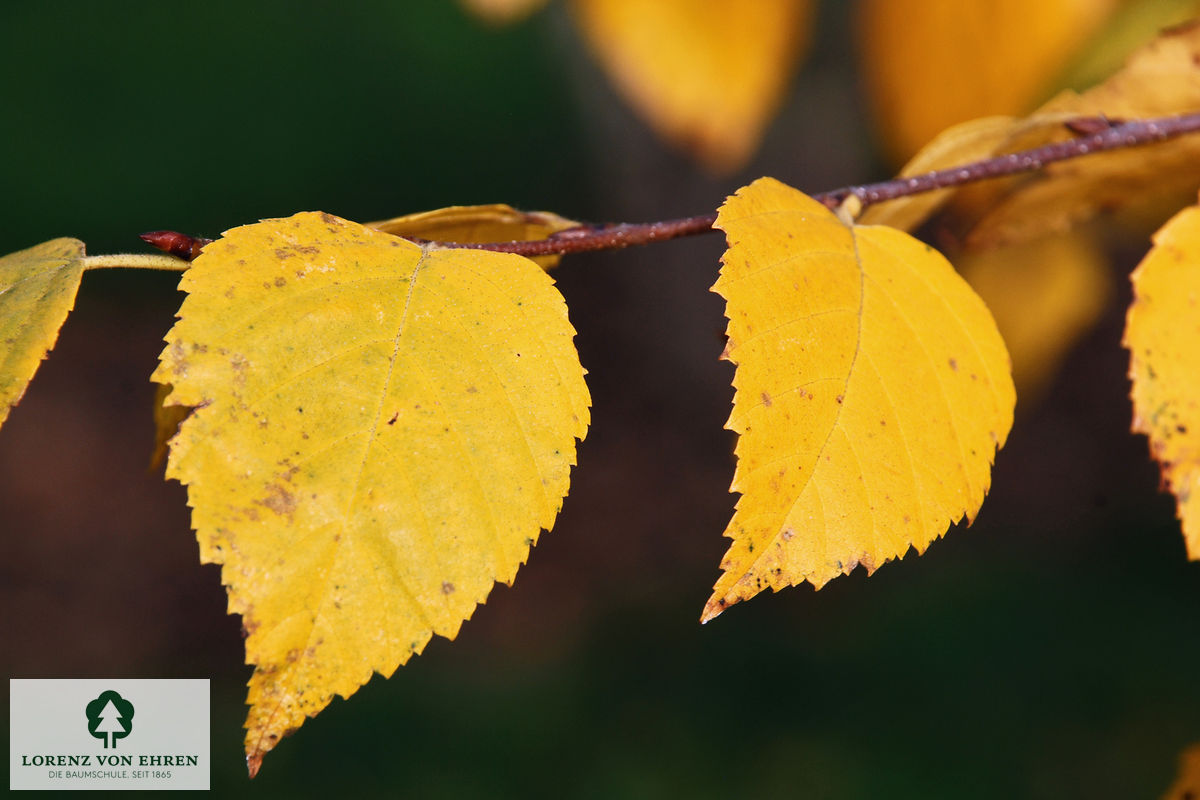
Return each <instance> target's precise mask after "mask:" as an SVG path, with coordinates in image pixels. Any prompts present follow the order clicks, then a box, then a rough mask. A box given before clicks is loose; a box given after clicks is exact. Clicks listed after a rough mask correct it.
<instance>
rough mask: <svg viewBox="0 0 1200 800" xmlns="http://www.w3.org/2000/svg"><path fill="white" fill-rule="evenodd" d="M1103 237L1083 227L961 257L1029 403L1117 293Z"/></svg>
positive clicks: (959, 261) (958, 263)
mask: <svg viewBox="0 0 1200 800" xmlns="http://www.w3.org/2000/svg"><path fill="white" fill-rule="evenodd" d="M1096 239H1097V237H1096V236H1095V232H1094V231H1090V230H1075V231H1070V232H1068V233H1064V234H1059V235H1056V236H1047V237H1044V238H1041V239H1034V240H1032V241H1029V242H1021V243H1019V244H1014V245H1009V246H1007V247H997V248H992V249H988V250H982V251H978V252H970V253H964V254H962V255H960V256H958V257H957V258H955V259H954V266H955V267H956V268H957V269H958V272H959V274H961V275H962V276H963V278H965V279H966V281H967V283H969V284H971V288H972V289H974V290H975V291H976V292H977V293H978V294H979V296H980V297H981V298H982V299H983V301H984V302H985V303H986V304H987V307H988V309H989V310H990V311H991V312H992V316H993V317H995V319H996V327H997V329H999V331H1000V334H1001V335H1002V336H1003V337H1004V343H1005V345H1007V347H1008V352H1009V355H1010V356H1012V363H1013V383H1015V384H1016V387H1017V390H1018V392H1019V393H1020V395H1021V402H1022V404H1023V406H1022V407H1023V408H1025V409H1026V410H1028V409H1029V408H1030V405H1031V404H1032V402H1033V400H1034V398H1036V397H1037V396H1039V395H1040V394H1041V393H1042V390H1043V389H1044V388H1045V387H1046V385H1047V384H1048V383H1049V381H1050V380H1051V379H1052V378H1053V376H1054V374H1055V373H1056V372H1057V371H1058V367H1059V365H1060V364H1061V363H1062V360H1063V358H1064V357H1065V356H1066V355H1067V353H1068V351H1069V350H1070V349H1071V347H1072V346H1073V345H1074V344H1075V343H1076V342H1077V341H1078V340H1079V338H1080V337H1081V336H1083V335H1084V334H1086V333H1087V332H1088V331H1089V330H1091V329H1092V327H1093V326H1094V325H1095V324H1096V322H1097V321H1098V320H1099V318H1100V315H1101V314H1102V313H1103V312H1104V309H1105V308H1106V307H1107V305H1108V302H1109V299H1110V298H1111V297H1112V294H1113V286H1112V283H1113V281H1112V278H1111V277H1110V268H1109V262H1108V257H1107V255H1106V254H1105V252H1104V248H1102V247H1101V246H1100V245H1099V244H1098V242H1097V241H1096Z"/></svg>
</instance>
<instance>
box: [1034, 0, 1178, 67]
mask: <svg viewBox="0 0 1200 800" xmlns="http://www.w3.org/2000/svg"><path fill="white" fill-rule="evenodd" d="M1197 11H1200V2H1197V0H1120V2H1118V4H1117V8H1116V10H1114V11H1113V13H1112V14H1110V15H1109V16H1108V19H1107V20H1106V21H1105V23H1104V27H1103V28H1102V29H1101V30H1100V31H1098V32H1097V33H1096V35H1095V36H1093V37H1092V38H1091V40H1090V41H1089V42H1088V43H1087V46H1086V47H1084V48H1083V50H1082V51H1081V52H1080V53H1079V54H1078V57H1077V58H1076V59H1075V60H1074V63H1072V64H1071V66H1070V67H1069V68H1068V69H1067V70H1066V71H1065V72H1064V73H1063V74H1062V75H1061V76H1059V80H1058V85H1059V86H1060V87H1062V88H1064V89H1081V88H1084V87H1087V86H1091V85H1093V84H1096V83H1100V82H1101V81H1103V80H1104V79H1105V78H1107V77H1108V76H1109V75H1112V74H1113V73H1114V72H1116V71H1117V70H1118V69H1120V68H1121V65H1122V64H1124V63H1125V59H1127V58H1128V57H1129V54H1130V53H1132V52H1133V51H1134V50H1136V49H1137V48H1139V47H1141V46H1142V45H1144V44H1146V43H1147V42H1149V41H1152V40H1153V39H1154V37H1156V36H1158V34H1159V33H1160V32H1162V31H1163V30H1165V29H1167V28H1173V27H1175V26H1176V25H1181V24H1183V23H1184V22H1187V21H1188V20H1189V19H1191V18H1192V17H1195V16H1196V13H1197Z"/></svg>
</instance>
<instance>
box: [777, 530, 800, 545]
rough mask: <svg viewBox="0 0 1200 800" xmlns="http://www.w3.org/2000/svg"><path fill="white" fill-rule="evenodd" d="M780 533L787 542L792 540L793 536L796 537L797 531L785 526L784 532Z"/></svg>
mask: <svg viewBox="0 0 1200 800" xmlns="http://www.w3.org/2000/svg"><path fill="white" fill-rule="evenodd" d="M779 535H780V537H782V539H783V540H784V541H785V542H790V541H791V540H792V537H794V536H795V535H796V532H795V531H794V530H792V529H791V528H784V530H783V533H781V534H779Z"/></svg>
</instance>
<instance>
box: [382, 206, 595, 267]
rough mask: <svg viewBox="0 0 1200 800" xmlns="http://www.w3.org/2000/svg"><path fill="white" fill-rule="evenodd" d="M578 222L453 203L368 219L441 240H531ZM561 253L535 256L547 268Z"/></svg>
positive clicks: (403, 233) (545, 214)
mask: <svg viewBox="0 0 1200 800" xmlns="http://www.w3.org/2000/svg"><path fill="white" fill-rule="evenodd" d="M578 225H579V223H578V222H575V221H574V220H570V219H566V218H565V217H560V216H559V215H558V214H553V213H551V212H549V211H518V210H516V209H515V208H513V207H511V206H507V205H504V204H503V203H497V204H494V205H485V206H450V207H448V208H439V209H437V210H435V211H422V212H419V213H416V214H406V215H405V216H403V217H394V218H393V219H386V220H381V221H379V222H368V223H367V227H369V228H375V229H377V230H381V231H384V232H386V233H390V234H393V235H395V236H407V237H413V236H416V237H420V238H422V239H430V240H433V241H438V242H457V243H460V244H463V243H472V242H531V241H537V240H540V239H545V238H547V237H549V236H550V235H551V234H555V233H558V232H559V231H565V230H567V229H568V228H574V227H577V226H578ZM560 258H561V256H538V257H536V258H534V259H532V260H533V261H534V262H535V263H537V264H540V265H541V266H542V267H543V268H544V269H552V268H554V267H556V266H557V265H558V262H559V259H560Z"/></svg>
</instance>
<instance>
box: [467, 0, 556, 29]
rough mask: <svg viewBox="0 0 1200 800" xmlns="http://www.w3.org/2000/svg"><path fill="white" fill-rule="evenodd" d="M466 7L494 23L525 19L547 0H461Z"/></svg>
mask: <svg viewBox="0 0 1200 800" xmlns="http://www.w3.org/2000/svg"><path fill="white" fill-rule="evenodd" d="M459 2H460V3H461V4H462V6H463V7H464V8H466V9H467V10H468V11H470V12H471V13H472V14H474V15H475V16H477V17H479V18H480V19H482V20H483V21H484V22H487V23H489V24H492V25H507V24H509V23H511V22H516V21H518V20H521V19H524V18H525V17H527V16H529V15H530V14H532V13H533V12H535V11H537V10H538V9H540V8H541V7H542V6H544V5H546V0H459Z"/></svg>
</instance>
